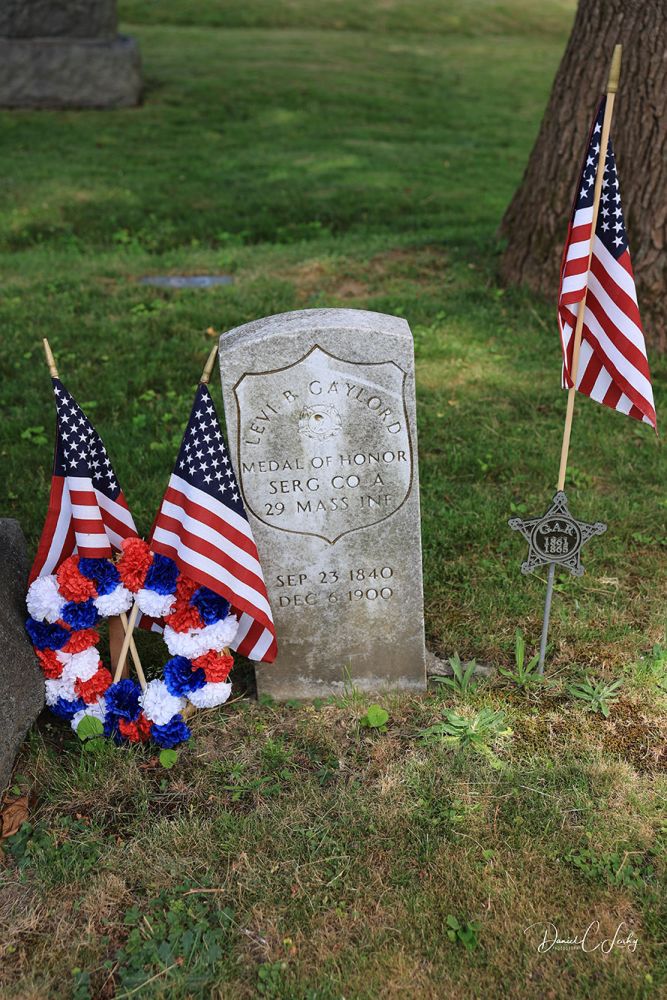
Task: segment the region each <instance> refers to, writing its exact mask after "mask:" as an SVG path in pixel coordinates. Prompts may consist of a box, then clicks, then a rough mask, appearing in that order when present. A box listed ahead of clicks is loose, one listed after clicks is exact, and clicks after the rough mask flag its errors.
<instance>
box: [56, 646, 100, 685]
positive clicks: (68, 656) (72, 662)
mask: <svg viewBox="0 0 667 1000" xmlns="http://www.w3.org/2000/svg"><path fill="white" fill-rule="evenodd" d="M56 656H57V657H58V659H59V660H60V662H61V663H64V664H65V667H64V670H63V672H62V674H61V678H64V679H65V680H66V681H68V680H72V681H76V680H80V681H89V680H90V678H91V677H92V676H93V674H96V673H97V670H98V667H99V665H100V653H99V650H98V649H97V647H96V646H91V647H90V648H89V649H84V650H83V652H82V653H63V652H62V650H58V652H57V653H56Z"/></svg>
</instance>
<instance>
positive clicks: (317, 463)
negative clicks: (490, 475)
mask: <svg viewBox="0 0 667 1000" xmlns="http://www.w3.org/2000/svg"><path fill="white" fill-rule="evenodd" d="M405 381H406V374H405V372H404V371H403V369H402V368H400V366H399V365H397V364H396V363H395V362H394V361H389V360H388V361H381V362H376V363H366V362H364V363H360V362H354V361H346V360H344V359H342V358H337V357H335V356H334V355H332V354H329V353H328V352H327V351H325V350H323V349H322V348H321V347H319V346H317V345H315V346H314V347H313V348H311V350H310V351H308V353H307V354H306V355H304V357H302V358H300V359H299V360H298V361H295V362H294V363H293V364H291V365H287V366H285V367H283V368H277V369H273V370H269V371H262V372H251V373H247V374H245V375H243V376H242V377H241V378H240V379H239V381H238V382H237V383H236V385H235V386H234V395H235V398H236V406H237V415H238V439H237V452H236V459H237V470H236V471H237V479H238V481H239V484H240V486H241V489H242V491H243V498H244V501H245V505H246V508H247V509H248V510H249V511H251V512H252V513H253V514H254V515H255V517H257V518H259V520H260V521H263V522H264V523H265V524H267V525H269V526H270V527H272V528H276V529H278V530H280V531H289V532H294V533H296V534H300V535H315V536H317V537H319V538H322V539H324V540H325V541H327V542H329V543H330V544H334V543H335V542H336V541H338V539H339V538H342V537H343V535H346V534H348V533H349V532H351V531H359V530H361V529H363V528H366V527H369V526H370V525H372V524H377V523H378V522H380V521H383V520H385V519H386V518H388V517H391V515H392V514H394V513H395V512H396V511H397V510H398V509H399V508H400V507H401V506H402V505H403V504H404V503H405V501H406V499H407V497H408V495H409V493H410V489H411V487H412V474H413V473H412V470H413V457H412V431H411V428H410V426H409V423H408V414H407V408H406V403H405Z"/></svg>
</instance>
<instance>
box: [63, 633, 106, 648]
mask: <svg viewBox="0 0 667 1000" xmlns="http://www.w3.org/2000/svg"><path fill="white" fill-rule="evenodd" d="M99 641H100V633H99V632H96V631H95V629H94V628H84V629H81V631H80V632H72V634H71V636H70V637H69V639H68V640H67V642H66V643H65V645H64V646H63V653H83V651H84V649H90V647H91V646H96V645H97V644H98V642H99Z"/></svg>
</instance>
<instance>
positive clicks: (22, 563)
mask: <svg viewBox="0 0 667 1000" xmlns="http://www.w3.org/2000/svg"><path fill="white" fill-rule="evenodd" d="M0 550H1V551H2V559H1V560H0V650H1V652H0V675H1V678H2V684H1V690H2V697H1V698H0V794H1V793H2V791H3V789H4V788H5V786H6V785H7V782H8V781H9V778H10V776H11V773H12V766H13V764H14V758H15V756H16V753H17V751H18V748H19V747H20V745H21V743H22V741H23V739H24V737H25V734H26V732H27V730H28V728H29V727H30V726H31V725H32V723H33V722H34V721H35V719H36V718H37V716H38V715H39V713H40V712H41V710H42V708H43V707H44V678H43V677H42V673H41V670H40V669H39V664H38V663H37V657H36V656H35V653H34V650H33V648H32V646H31V645H30V640H29V639H28V636H27V635H26V631H25V621H26V618H27V617H28V612H27V611H26V606H25V595H26V589H27V580H28V571H29V563H28V552H27V548H26V543H25V538H24V537H23V532H22V531H21V527H20V525H19V523H18V521H14V520H12V519H11V518H0Z"/></svg>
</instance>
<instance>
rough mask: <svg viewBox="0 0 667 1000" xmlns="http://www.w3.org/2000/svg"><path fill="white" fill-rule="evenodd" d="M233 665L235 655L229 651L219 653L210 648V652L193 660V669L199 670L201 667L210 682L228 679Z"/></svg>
mask: <svg viewBox="0 0 667 1000" xmlns="http://www.w3.org/2000/svg"><path fill="white" fill-rule="evenodd" d="M233 666H234V657H233V656H230V655H229V653H218V652H217V651H216V650H215V649H209V651H208V653H204V655H203V656H198V657H197V659H196V660H193V661H192V669H193V670H197V669H198V668H199V667H201V668H202V670H203V671H204V673H205V674H206V680H207V682H208V683H209V684H219V683H221V682H222V681H226V680H227V678H228V677H229V673H230V671H231V669H232V667H233Z"/></svg>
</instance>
